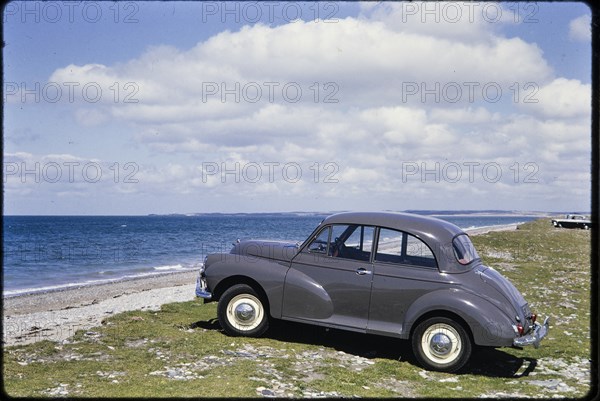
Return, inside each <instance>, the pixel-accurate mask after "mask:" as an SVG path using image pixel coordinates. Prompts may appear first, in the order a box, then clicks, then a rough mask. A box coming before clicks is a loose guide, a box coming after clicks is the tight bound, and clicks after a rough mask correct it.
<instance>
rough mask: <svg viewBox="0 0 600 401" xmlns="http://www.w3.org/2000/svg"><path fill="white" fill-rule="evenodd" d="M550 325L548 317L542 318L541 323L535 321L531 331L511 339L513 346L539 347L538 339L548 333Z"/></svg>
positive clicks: (540, 339)
mask: <svg viewBox="0 0 600 401" xmlns="http://www.w3.org/2000/svg"><path fill="white" fill-rule="evenodd" d="M549 325H550V318H549V317H547V318H546V319H545V320H544V323H543V324H539V323H537V322H536V323H535V326H534V328H533V332H531V333H529V334H527V335H524V336H522V337H517V338H515V339H514V340H513V346H515V347H525V346H527V345H533V346H534V348H539V346H540V341H542V339H543V338H544V337H546V335H547V334H548V330H549Z"/></svg>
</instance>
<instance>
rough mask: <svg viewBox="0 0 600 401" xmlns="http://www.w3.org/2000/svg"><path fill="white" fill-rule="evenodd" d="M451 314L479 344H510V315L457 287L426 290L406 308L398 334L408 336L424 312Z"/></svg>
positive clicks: (513, 333)
mask: <svg viewBox="0 0 600 401" xmlns="http://www.w3.org/2000/svg"><path fill="white" fill-rule="evenodd" d="M447 313H450V314H453V315H456V316H458V317H459V318H460V319H462V320H463V321H464V323H466V324H467V326H468V327H467V328H468V329H469V331H470V333H471V334H472V337H473V341H474V342H475V344H477V345H481V346H494V347H501V346H510V345H511V344H512V341H513V339H514V337H515V332H514V329H513V327H512V321H511V319H510V318H509V317H508V316H506V314H505V313H504V312H502V311H501V310H500V309H498V307H496V306H495V305H493V304H492V303H491V302H489V301H487V300H486V299H484V298H482V297H480V296H478V295H477V294H474V293H471V292H467V291H464V290H461V289H457V288H450V289H444V290H439V291H434V292H430V293H427V294H425V295H423V296H421V297H420V298H418V299H417V300H416V301H415V302H413V303H412V304H411V306H410V307H409V308H408V310H407V311H406V315H405V320H404V324H403V330H402V337H403V338H409V336H410V333H411V331H412V329H413V328H414V327H415V324H416V323H417V322H419V321H420V319H421V318H423V317H424V316H432V315H436V314H438V315H444V314H447Z"/></svg>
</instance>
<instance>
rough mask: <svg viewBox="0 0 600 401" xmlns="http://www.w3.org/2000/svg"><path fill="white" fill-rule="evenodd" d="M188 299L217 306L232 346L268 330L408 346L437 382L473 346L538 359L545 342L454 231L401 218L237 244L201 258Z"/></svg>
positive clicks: (509, 290)
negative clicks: (277, 326)
mask: <svg viewBox="0 0 600 401" xmlns="http://www.w3.org/2000/svg"><path fill="white" fill-rule="evenodd" d="M196 295H197V296H198V297H201V298H203V299H204V302H211V301H218V302H219V303H218V306H217V314H218V318H219V322H220V324H221V326H222V327H223V329H224V330H225V332H226V333H227V334H229V335H232V336H251V337H256V336H260V335H262V334H263V333H264V332H265V331H266V330H267V328H268V325H269V319H271V318H272V319H283V320H290V321H295V322H302V323H310V324H315V325H320V326H325V327H332V328H338V329H345V330H352V331H358V332H363V333H371V334H378V335H384V336H391V337H397V338H400V339H410V340H411V343H412V348H413V352H414V354H415V357H416V359H417V361H418V363H420V364H421V365H422V366H423V367H425V368H427V369H430V370H439V371H446V372H452V371H456V370H458V369H460V368H461V367H462V366H463V365H464V364H465V363H466V362H467V361H468V359H469V357H470V356H471V352H472V349H473V347H474V346H475V345H478V346H489V347H509V346H514V347H522V346H525V345H533V346H535V347H536V348H537V347H538V346H539V344H540V341H541V339H542V338H544V336H545V335H546V334H547V331H548V318H546V319H545V321H544V322H543V324H540V323H539V322H537V321H536V318H537V315H536V314H533V313H531V310H530V308H529V305H528V304H527V302H526V301H525V300H524V299H523V296H522V295H521V294H520V293H519V291H518V290H517V289H516V288H515V287H514V286H513V284H512V283H511V282H510V281H508V280H507V279H506V278H505V277H503V276H502V275H501V274H500V273H498V272H497V271H496V270H494V269H493V268H491V267H488V266H485V265H483V264H482V262H481V259H480V258H479V256H478V254H477V252H476V251H475V249H474V247H473V244H472V243H471V240H470V239H469V236H468V235H467V234H465V232H463V230H461V229H460V228H458V227H457V226H455V225H453V224H451V223H449V222H446V221H443V220H438V219H435V218H432V217H425V216H419V215H413V214H406V213H339V214H335V215H332V216H330V217H327V218H326V219H324V220H323V221H322V222H321V223H320V224H319V226H318V227H317V228H316V229H315V230H314V232H313V233H312V234H311V235H310V236H309V237H308V239H306V240H305V241H304V242H302V243H294V242H289V243H288V242H279V241H241V242H240V241H238V242H237V243H236V244H234V246H233V249H231V251H230V253H219V254H211V255H208V256H207V257H206V258H205V261H204V266H203V267H202V268H201V270H200V273H199V276H198V279H197V283H196Z"/></svg>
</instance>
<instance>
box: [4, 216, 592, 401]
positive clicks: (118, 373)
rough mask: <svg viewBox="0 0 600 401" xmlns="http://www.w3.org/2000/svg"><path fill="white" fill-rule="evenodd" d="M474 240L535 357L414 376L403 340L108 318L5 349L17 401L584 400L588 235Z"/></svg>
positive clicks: (197, 306) (162, 316)
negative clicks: (540, 328)
mask: <svg viewBox="0 0 600 401" xmlns="http://www.w3.org/2000/svg"><path fill="white" fill-rule="evenodd" d="M473 241H474V243H475V245H476V247H477V249H478V251H479V253H480V255H481V256H482V258H483V260H484V262H485V263H486V264H488V265H490V266H492V267H494V268H496V269H497V270H499V271H500V272H501V273H502V274H504V275H506V276H507V277H508V278H509V279H510V280H511V281H512V282H513V283H514V284H515V285H516V286H517V288H519V290H520V291H521V292H522V293H523V295H524V296H525V298H526V299H527V300H528V301H529V302H530V304H531V306H532V310H533V311H537V312H538V313H539V314H540V316H541V317H542V318H543V317H544V316H546V315H548V316H550V317H551V319H552V321H551V327H550V333H549V335H548V337H547V338H546V339H545V340H544V341H543V343H542V347H541V348H539V349H534V348H533V347H527V348H525V349H523V350H517V349H512V348H502V349H477V350H476V351H475V353H474V357H473V359H472V361H471V362H470V363H469V364H468V365H467V367H466V368H465V369H463V371H462V372H460V373H459V374H444V373H434V372H428V371H424V370H423V369H422V368H420V367H419V366H417V365H416V363H415V361H414V358H413V356H412V353H411V350H410V345H409V343H408V342H406V341H400V340H396V339H391V338H383V337H375V336H370V335H362V334H357V333H349V332H342V331H337V330H329V331H327V330H325V329H322V328H316V327H311V326H305V325H299V324H290V323H285V322H276V323H274V324H273V325H272V328H271V329H270V331H269V332H268V333H267V336H266V337H264V338H260V339H248V338H232V337H228V336H226V335H225V334H223V332H222V331H221V330H220V326H219V324H218V322H217V321H216V305H215V304H214V303H213V304H206V305H204V304H202V303H201V302H200V301H192V302H185V303H176V304H168V305H164V306H163V308H162V309H161V310H160V311H158V312H152V311H147V312H141V311H134V312H128V313H123V314H120V315H116V316H114V317H111V318H109V319H106V320H105V321H104V322H103V325H102V326H100V327H97V328H94V329H91V330H88V331H81V332H78V333H77V334H76V335H75V336H74V337H73V338H71V339H70V340H68V341H66V342H63V343H53V342H49V341H43V342H38V343H35V344H31V345H27V346H16V347H6V348H4V350H3V351H4V353H3V356H4V366H3V369H4V371H3V379H4V390H5V392H6V393H7V394H8V395H10V396H17V397H44V396H48V397H56V396H69V397H264V396H266V397H271V396H277V397H282V396H283V397H337V396H343V397H354V396H358V397H455V398H468V397H502V396H504V397H522V396H523V397H542V398H549V397H567V398H572V397H576V398H581V397H585V396H586V395H589V391H590V388H591V387H590V386H591V383H590V377H591V363H590V343H591V338H590V318H591V315H590V297H591V295H590V294H591V288H590V287H591V284H590V280H591V268H590V231H584V230H566V229H555V228H553V227H552V226H551V224H550V222H549V221H548V220H539V221H535V222H531V223H527V224H524V225H522V226H521V227H519V230H516V231H506V232H492V233H489V234H485V235H481V236H476V237H474V238H473Z"/></svg>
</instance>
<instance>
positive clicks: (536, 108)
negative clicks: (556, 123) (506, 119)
mask: <svg viewBox="0 0 600 401" xmlns="http://www.w3.org/2000/svg"><path fill="white" fill-rule="evenodd" d="M591 96H592V88H591V85H589V84H583V83H582V82H581V81H579V80H577V79H566V78H557V79H555V80H553V81H552V82H549V83H547V84H545V85H542V86H539V87H538V86H537V85H534V86H531V87H529V88H528V89H527V90H523V91H521V94H520V100H519V105H520V106H521V108H522V109H524V110H527V111H531V112H534V113H539V114H540V115H541V116H543V117H546V118H551V119H557V118H589V117H590V112H591V101H592V97H591Z"/></svg>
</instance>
